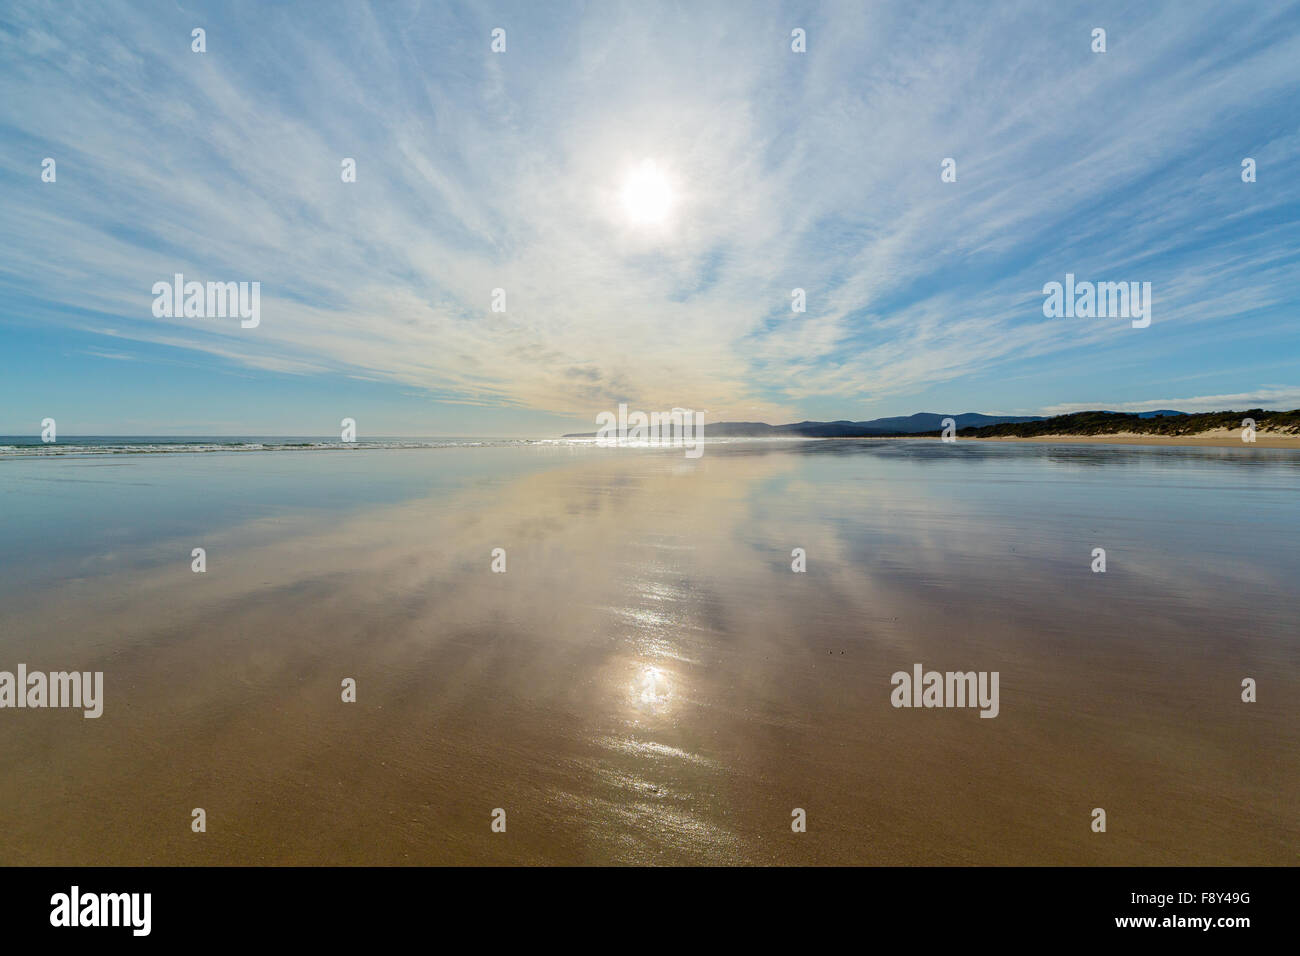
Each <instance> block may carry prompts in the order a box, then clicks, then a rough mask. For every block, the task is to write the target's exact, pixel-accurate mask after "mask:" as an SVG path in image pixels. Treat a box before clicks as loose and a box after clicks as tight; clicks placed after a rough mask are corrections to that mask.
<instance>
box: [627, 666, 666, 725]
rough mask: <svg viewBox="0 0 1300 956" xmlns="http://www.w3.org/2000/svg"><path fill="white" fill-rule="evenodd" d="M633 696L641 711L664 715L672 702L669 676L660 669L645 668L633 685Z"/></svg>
mask: <svg viewBox="0 0 1300 956" xmlns="http://www.w3.org/2000/svg"><path fill="white" fill-rule="evenodd" d="M632 696H633V699H634V700H635V701H636V704H637V706H638V707H639V708H640V709H642V710H649V711H650V712H651V713H655V714H661V713H664V712H665V711H666V710H667V709H668V706H669V704H670V702H671V700H672V687H671V683H670V681H669V680H668V675H667V674H666V673H664V671H663V670H661V669H660V668H658V667H649V666H648V667H643V668H642V669H641V673H640V674H639V675H638V676H637V679H636V680H635V681H633V683H632Z"/></svg>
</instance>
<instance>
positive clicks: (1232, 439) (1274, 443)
mask: <svg viewBox="0 0 1300 956" xmlns="http://www.w3.org/2000/svg"><path fill="white" fill-rule="evenodd" d="M899 438H902V439H907V440H910V441H936V440H937V439H936V437H935V436H933V435H880V436H876V435H864V436H861V437H856V438H836V439H831V440H832V441H882V440H883V441H888V440H892V439H899ZM957 440H958V441H978V442H1010V443H1013V444H1036V445H1150V446H1153V447H1179V446H1181V447H1185V448H1290V449H1295V450H1300V435H1273V434H1266V433H1256V436H1255V441H1254V442H1252V443H1246V442H1243V441H1242V440H1241V433H1240V432H1237V431H1232V432H1227V433H1223V432H1202V433H1200V434H1198V435H1177V436H1175V435H1139V434H1134V433H1133V432H1120V433H1116V434H1114V435H1037V436H1034V437H1032V438H1021V437H1018V436H1015V435H999V436H997V437H989V438H983V437H978V436H974V435H958V436H957Z"/></svg>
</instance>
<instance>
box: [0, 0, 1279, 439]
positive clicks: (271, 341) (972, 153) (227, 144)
mask: <svg viewBox="0 0 1300 956" xmlns="http://www.w3.org/2000/svg"><path fill="white" fill-rule="evenodd" d="M196 28H201V29H203V30H204V31H205V33H204V41H205V46H206V50H205V52H195V51H194V50H193V49H192V45H193V44H194V39H193V34H192V31H193V30H194V29H196ZM1096 28H1101V29H1104V30H1105V31H1106V37H1105V39H1106V50H1105V52H1104V53H1103V52H1095V51H1094V49H1093V47H1094V45H1095V41H1094V38H1093V31H1094V29H1096ZM494 30H503V31H504V47H505V48H504V50H503V51H500V52H497V51H494V50H493V49H492V46H493V42H494V41H493V31H494ZM795 30H802V31H803V36H804V38H805V40H804V45H805V52H796V51H795V50H794V49H793V48H792V47H793V46H796V45H797V43H796V40H795V39H794V38H792V31H795ZM498 36H500V35H498ZM499 45H500V41H499V40H498V46H499ZM1298 93H1300V6H1298V5H1297V4H1294V3H1288V4H1283V3H1274V2H1261V3H1250V4H1224V3H1222V2H1219V0H1215V2H1205V3H1199V2H1189V0H1179V2H1176V3H1169V4H1160V3H1086V4H1077V5H1076V4H1066V3H1051V4H1044V3H1040V2H1033V3H1023V4H1020V3H1010V2H998V3H989V4H972V3H952V4H947V3H929V2H890V3H871V2H864V0H852V2H844V3H834V2H826V3H811V4H789V3H749V2H746V3H739V2H733V3H709V2H700V0H690V2H681V3H649V2H637V3H626V4H620V3H615V2H602V3H598V4H595V3H592V4H584V3H562V2H557V3H546V4H540V3H536V2H531V0H530V2H522V3H490V2H483V3H474V4H468V3H462V4H442V3H429V2H397V0H394V2H383V3H374V4H371V5H367V4H364V3H361V2H348V3H343V2H330V0H321V2H304V3H292V2H290V3H275V4H267V3H251V2H240V0H235V2H222V3H210V4H206V3H197V2H185V3H181V2H170V3H146V2H134V3H117V2H112V0H102V2H93V3H80V2H75V0H73V2H67V0H59V2H50V3H37V2H28V0H8V2H6V3H5V4H3V5H2V6H0V433H4V434H15V435H20V434H27V433H33V434H35V433H38V432H39V431H40V427H41V426H40V423H41V421H42V419H44V418H46V417H52V418H55V419H56V421H57V422H58V430H59V433H60V435H89V434H121V435H146V434H171V435H184V434H196V435H198V434H232V435H233V434H240V435H327V434H332V433H334V432H337V431H339V423H340V421H341V419H343V418H345V417H351V418H354V419H355V420H356V421H357V423H358V426H357V428H358V434H359V435H360V436H364V435H367V434H369V435H372V436H381V435H385V436H386V435H518V436H537V435H554V434H559V433H561V432H564V431H575V430H592V429H593V428H594V423H595V419H596V416H597V415H598V414H600V413H601V412H604V411H614V410H616V409H617V407H618V405H619V403H621V402H625V403H627V404H628V405H629V407H630V408H631V409H633V410H638V409H639V410H644V411H647V412H650V411H659V410H667V409H671V408H687V409H692V410H696V411H703V412H704V413H705V420H706V422H709V421H736V420H743V421H768V422H772V423H781V422H789V421H800V420H804V419H817V420H830V419H850V420H854V421H858V420H865V419H870V418H876V417H882V416H889V415H901V414H910V413H912V412H917V411H928V412H938V413H953V414H955V413H960V412H970V411H977V412H986V413H1001V414H1057V413H1062V412H1067V411H1076V410H1082V409H1093V408H1106V409H1116V410H1129V411H1133V410H1141V409H1151V408H1175V409H1179V410H1183V411H1206V410H1217V409H1225V408H1235V409H1245V408H1250V407H1265V408H1295V407H1300V321H1297V318H1298V311H1297V310H1298V309H1300V306H1298V305H1297V303H1298V302H1300V160H1298V159H1297V153H1298V152H1300V149H1298V147H1300V96H1298V95H1297V94H1298ZM47 158H49V159H53V160H54V161H55V167H54V170H55V178H54V181H53V182H47V181H45V180H44V179H43V177H42V173H43V168H44V165H43V161H44V160H45V159H47ZM1246 158H1251V159H1253V160H1254V161H1255V168H1256V181H1255V182H1243V179H1242V161H1243V159H1246ZM345 159H352V160H354V161H355V169H356V177H355V181H354V182H345V181H343V179H344V177H343V175H342V167H343V161H344V160H345ZM945 159H952V160H953V161H954V163H955V174H956V176H955V181H944V179H943V177H942V176H941V173H942V172H943V161H944V160H945ZM647 163H648V164H649V165H647ZM647 169H649V170H651V171H652V172H651V173H646V172H645V171H646V170H647ZM638 176H640V177H641V179H638V178H637V177H638ZM647 177H648V178H649V181H650V183H651V185H652V187H653V188H651V189H650V194H649V201H650V203H651V207H652V208H650V209H649V212H648V213H647V211H646V209H645V208H643V207H644V203H645V201H646V196H647V194H646V189H645V187H644V181H645V180H646V178H647ZM949 178H951V177H949ZM637 183H642V185H640V186H638V185H637ZM629 184H631V185H629ZM629 190H631V192H629ZM175 273H182V274H183V275H184V276H185V279H186V280H187V281H199V282H208V281H214V282H254V281H256V282H259V283H260V290H261V298H260V316H259V319H260V321H259V324H258V325H257V326H256V327H255V328H243V327H242V326H241V323H240V321H239V320H238V319H237V318H219V317H218V318H214V317H193V316H192V317H184V316H176V317H169V316H165V315H164V316H161V317H160V316H157V315H155V314H154V304H155V295H154V292H153V291H152V290H153V287H154V284H155V283H157V282H160V281H164V282H170V281H171V279H172V276H173V275H174V274H175ZM1067 273H1070V274H1073V275H1075V276H1076V277H1077V279H1078V280H1079V281H1084V280H1088V281H1097V282H1101V281H1124V282H1130V281H1132V282H1149V283H1151V289H1152V311H1151V324H1150V325H1149V327H1146V328H1133V327H1132V325H1131V323H1130V322H1129V321H1128V320H1127V319H1124V318H1119V317H1105V318H1078V317H1073V318H1064V317H1062V318H1048V317H1046V316H1045V315H1044V312H1043V303H1044V299H1045V296H1044V293H1043V288H1044V285H1045V284H1046V283H1049V282H1053V281H1056V282H1063V281H1064V278H1065V275H1066V274H1067ZM497 289H501V290H504V311H493V309H492V305H493V301H494V295H496V293H494V290H497ZM795 289H802V290H804V297H805V301H806V307H805V310H804V311H802V312H797V311H794V309H793V308H792V304H793V302H794V298H793V294H792V293H793V290H795ZM498 304H499V305H500V304H501V303H500V301H498Z"/></svg>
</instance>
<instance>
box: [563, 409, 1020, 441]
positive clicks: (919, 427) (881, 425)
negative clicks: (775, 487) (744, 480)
mask: <svg viewBox="0 0 1300 956" xmlns="http://www.w3.org/2000/svg"><path fill="white" fill-rule="evenodd" d="M945 418H951V419H953V420H954V421H955V422H956V423H957V427H958V428H975V427H980V426H984V425H998V424H1002V423H1007V422H1011V423H1019V422H1035V421H1039V417H1038V416H1033V415H1028V416H1026V415H981V414H979V413H978V412H964V413H962V414H961V415H940V414H936V413H934V412H917V413H916V414H915V415H906V416H900V417H896V418H873V419H871V420H870V421H865V422H851V421H847V420H845V419H840V420H839V421H834V422H794V423H792V424H789V425H769V424H767V423H766V422H706V423H705V425H704V433H705V434H706V435H712V436H714V437H716V438H783V437H794V438H874V437H879V436H881V435H914V434H917V433H919V432H927V431H938V430H939V429H940V428H942V427H943V420H944V419H945ZM561 437H563V438H595V437H596V433H595V432H581V433H577V434H569V435H563V436H561Z"/></svg>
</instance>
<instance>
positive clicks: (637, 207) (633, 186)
mask: <svg viewBox="0 0 1300 956" xmlns="http://www.w3.org/2000/svg"><path fill="white" fill-rule="evenodd" d="M672 207H673V190H672V186H671V185H670V184H669V182H668V178H667V177H666V176H665V175H664V174H663V172H662V170H660V169H659V167H658V165H657V164H656V163H655V161H654V160H653V159H647V160H645V161H643V162H642V163H641V164H640V165H639V166H635V167H633V168H632V169H630V170H629V171H628V173H627V176H626V178H625V179H624V180H623V210H624V212H626V213H627V217H628V219H629V220H631V221H632V222H633V223H635V224H636V225H656V224H661V223H663V222H664V221H665V220H666V219H667V218H668V214H669V213H670V212H671V211H672Z"/></svg>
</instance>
